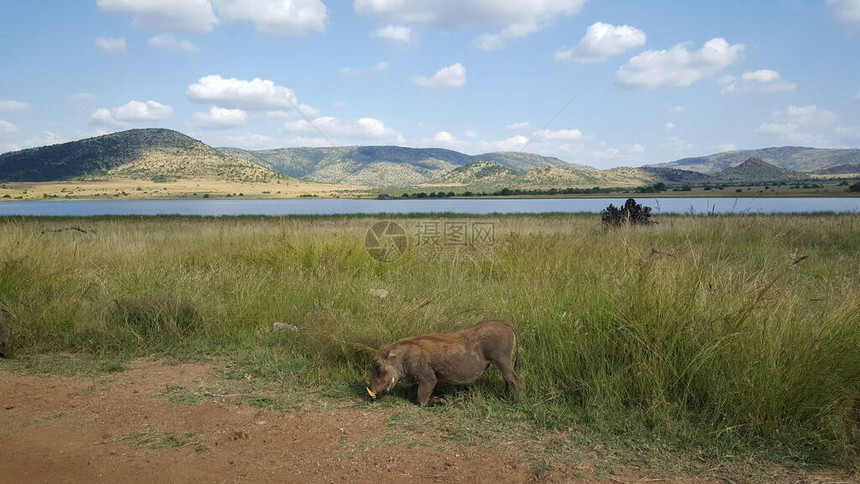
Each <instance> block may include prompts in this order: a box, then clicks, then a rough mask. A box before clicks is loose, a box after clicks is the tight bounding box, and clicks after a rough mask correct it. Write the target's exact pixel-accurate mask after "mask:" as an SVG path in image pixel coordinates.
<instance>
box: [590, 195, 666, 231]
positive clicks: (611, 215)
mask: <svg viewBox="0 0 860 484" xmlns="http://www.w3.org/2000/svg"><path fill="white" fill-rule="evenodd" d="M601 220H602V221H603V225H609V226H613V227H618V226H621V225H628V224H629V225H651V224H653V223H654V222H653V221H652V220H651V207H647V206H642V205H640V204H638V203H636V200H634V199H632V198H628V199H627V201H626V202H624V205H623V206H621V207H620V208H617V207H615V205H612V204H611V203H610V204H609V206H608V207H606V209H604V210H603V212H602V213H601Z"/></svg>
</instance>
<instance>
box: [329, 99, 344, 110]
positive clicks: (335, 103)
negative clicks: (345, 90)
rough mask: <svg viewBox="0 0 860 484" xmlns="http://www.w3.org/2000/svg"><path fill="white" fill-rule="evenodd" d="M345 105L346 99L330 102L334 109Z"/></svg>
mask: <svg viewBox="0 0 860 484" xmlns="http://www.w3.org/2000/svg"><path fill="white" fill-rule="evenodd" d="M346 106H347V104H346V101H335V102H333V103H331V107H333V108H335V109H343V108H345V107H346Z"/></svg>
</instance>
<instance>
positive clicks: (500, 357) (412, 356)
mask: <svg viewBox="0 0 860 484" xmlns="http://www.w3.org/2000/svg"><path fill="white" fill-rule="evenodd" d="M516 345H517V335H516V331H515V330H514V327H513V326H511V325H510V324H509V323H506V322H504V321H483V322H481V323H478V324H476V325H475V326H473V327H471V328H469V329H465V330H463V331H457V332H454V333H443V334H428V335H424V336H416V337H414V338H406V339H402V340H400V341H398V342H396V343H394V344H391V345H388V346H383V347H382V348H380V349H379V352H378V353H376V355H374V356H373V373H372V376H371V380H370V387H368V393H369V394H370V395H371V398H373V399H376V398H377V397H378V396H380V395H381V394H382V393H384V392H386V391H389V390H391V388H393V387H394V385H396V384H398V383H407V384H411V385H412V389H411V392H412V393H415V395H416V398H417V401H418V404H419V405H421V406H426V405H428V403H436V401H437V400H431V397H430V395H431V393H432V392H433V388H435V386H436V384H437V383H453V384H458V385H465V384H468V383H472V382H473V381H475V380H477V379H478V377H480V376H481V375H482V374H483V373H484V371H485V370H486V369H487V367H488V366H490V364H492V365H493V366H495V367H496V368H498V369H499V371H500V372H501V373H502V377H503V378H504V379H505V386H506V387H507V390H508V392H509V393H510V395H511V398H512V399H513V400H514V402H517V401H519V397H520V392H519V387H520V383H519V378H518V377H517V374H516V373H515V372H514V364H513V363H512V361H511V356H512V351H513V350H514V348H515V347H516ZM517 354H519V351H517Z"/></svg>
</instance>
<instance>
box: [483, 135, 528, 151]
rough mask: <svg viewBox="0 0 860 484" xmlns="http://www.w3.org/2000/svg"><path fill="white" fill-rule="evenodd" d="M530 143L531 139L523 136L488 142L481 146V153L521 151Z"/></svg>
mask: <svg viewBox="0 0 860 484" xmlns="http://www.w3.org/2000/svg"><path fill="white" fill-rule="evenodd" d="M528 142H529V139H528V138H526V137H525V136H522V135H516V136H511V137H510V138H505V139H503V140H499V141H487V142H483V143H481V144H480V145H479V146H480V148H481V151H519V150H521V149H523V147H524V146H526V144H527V143H528Z"/></svg>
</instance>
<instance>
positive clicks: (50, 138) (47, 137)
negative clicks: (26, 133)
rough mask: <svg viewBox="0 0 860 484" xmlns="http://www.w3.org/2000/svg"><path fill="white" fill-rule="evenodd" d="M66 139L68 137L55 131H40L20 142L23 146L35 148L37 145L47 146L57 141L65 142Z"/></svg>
mask: <svg viewBox="0 0 860 484" xmlns="http://www.w3.org/2000/svg"><path fill="white" fill-rule="evenodd" d="M66 141H68V139H66V138H65V137H63V136H60V135H58V134H56V133H52V132H50V131H42V132H41V133H39V134H37V135H35V136H31V137H29V138H27V139H25V140H24V141H23V142H22V143H21V144H22V145H23V147H24V148H35V147H37V146H48V145H55V144H58V143H65V142H66Z"/></svg>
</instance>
